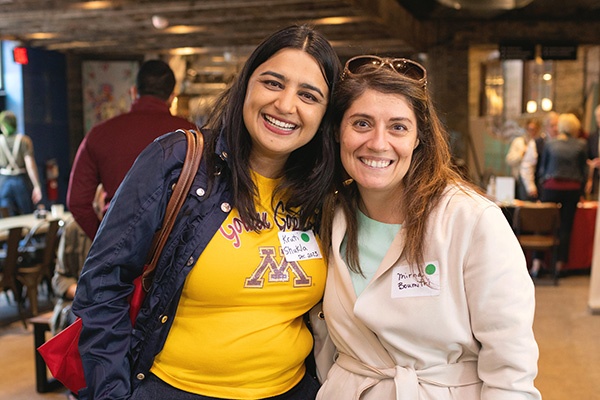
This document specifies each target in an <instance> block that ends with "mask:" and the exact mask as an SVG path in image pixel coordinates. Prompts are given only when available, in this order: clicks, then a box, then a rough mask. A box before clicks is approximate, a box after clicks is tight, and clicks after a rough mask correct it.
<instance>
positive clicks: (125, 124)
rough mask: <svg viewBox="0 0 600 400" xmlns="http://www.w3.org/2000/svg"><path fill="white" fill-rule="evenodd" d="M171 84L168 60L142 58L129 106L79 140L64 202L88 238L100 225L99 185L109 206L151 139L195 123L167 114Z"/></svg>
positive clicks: (172, 79)
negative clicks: (97, 190) (124, 111)
mask: <svg viewBox="0 0 600 400" xmlns="http://www.w3.org/2000/svg"><path fill="white" fill-rule="evenodd" d="M174 89H175V75H174V73H173V71H172V70H171V68H170V67H169V65H168V64H167V63H165V62H164V61H161V60H148V61H146V62H144V63H143V64H142V65H141V67H140V69H139V71H138V73H137V76H136V85H135V86H134V87H132V88H131V95H132V96H131V97H132V101H133V104H132V105H131V110H130V111H129V112H127V113H125V114H121V115H119V116H116V117H114V118H111V119H109V120H106V121H104V122H101V123H100V124H98V125H96V126H94V127H93V128H92V129H91V130H90V132H89V133H88V134H87V135H86V137H85V138H84V139H83V141H82V142H81V144H80V145H79V149H78V150H77V154H76V156H75V160H74V161H73V168H72V169H71V176H70V179H69V188H68V191H67V206H68V208H69V210H70V211H71V213H72V214H73V216H74V217H75V220H76V221H77V223H78V224H79V225H80V226H81V228H82V229H83V230H84V231H85V233H86V234H87V235H88V236H89V237H90V238H92V239H93V238H94V236H95V235H96V231H97V230H98V226H99V225H100V221H99V220H98V216H97V213H96V211H95V210H94V208H93V201H94V196H95V193H96V188H97V187H98V185H99V184H102V185H103V186H104V190H105V192H106V193H105V197H106V207H108V206H109V204H110V201H111V200H112V198H113V197H114V195H115V192H116V191H117V188H118V187H119V185H120V184H121V181H122V180H123V178H124V177H125V174H126V173H127V171H129V169H130V168H131V166H132V165H133V162H134V161H135V159H136V157H137V156H138V155H139V154H140V152H141V151H142V150H143V149H144V148H145V147H146V146H148V144H150V142H152V141H153V140H154V139H156V138H157V137H158V136H160V135H163V134H165V133H167V132H171V131H174V130H176V129H179V128H184V129H194V128H195V125H194V124H192V123H191V122H189V121H187V120H186V119H183V118H180V117H177V116H173V115H171V112H170V111H169V107H170V105H171V102H172V100H173V99H174V97H175V94H174V92H173V90H174ZM104 211H106V210H104Z"/></svg>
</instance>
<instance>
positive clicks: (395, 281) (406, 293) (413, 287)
mask: <svg viewBox="0 0 600 400" xmlns="http://www.w3.org/2000/svg"><path fill="white" fill-rule="evenodd" d="M423 271H424V273H419V271H417V270H411V268H410V267H409V266H408V265H398V266H397V267H394V269H393V270H392V298H394V299H398V298H403V297H423V296H439V294H440V268H439V263H438V262H437V261H431V262H428V263H426V264H425V267H424V268H423Z"/></svg>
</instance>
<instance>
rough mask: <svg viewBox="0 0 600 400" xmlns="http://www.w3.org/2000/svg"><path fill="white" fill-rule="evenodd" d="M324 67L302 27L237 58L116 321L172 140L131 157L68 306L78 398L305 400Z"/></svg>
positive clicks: (330, 61)
mask: <svg viewBox="0 0 600 400" xmlns="http://www.w3.org/2000/svg"><path fill="white" fill-rule="evenodd" d="M340 69H341V68H340V61H339V59H338V57H337V55H336V53H335V51H334V49H333V48H332V47H331V45H330V44H329V42H328V41H327V40H326V39H325V37H324V36H323V35H322V34H320V33H319V32H318V31H315V30H314V29H312V28H311V27H309V26H304V25H303V26H291V27H287V28H284V29H282V30H280V31H278V32H276V33H274V34H273V35H271V36H269V37H268V38H266V39H265V40H264V41H263V42H262V43H261V44H259V45H258V47H257V48H256V49H255V50H254V51H253V52H252V54H251V55H250V56H249V58H248V60H247V61H246V63H245V64H244V66H243V68H242V70H241V71H240V73H239V74H238V75H237V77H236V79H235V80H234V81H233V82H232V85H231V86H230V87H229V88H228V89H227V90H226V91H224V92H223V94H222V95H221V97H219V98H218V99H217V101H216V103H215V106H214V109H213V110H212V112H211V115H210V116H209V118H208V122H207V127H206V128H203V130H202V133H203V134H204V135H205V137H206V146H205V150H204V154H203V159H202V164H201V166H200V170H199V171H198V173H197V175H196V178H195V181H194V183H193V185H192V188H191V191H190V193H189V194H188V196H187V197H186V201H185V204H184V205H183V207H182V209H181V212H180V213H179V217H178V218H177V220H176V221H175V225H174V227H173V230H172V233H171V235H170V237H169V239H168V241H167V243H166V245H165V246H164V250H163V252H162V255H161V257H160V259H159V262H158V265H157V267H156V270H155V273H154V277H153V281H152V284H151V286H150V288H149V292H148V294H147V295H146V299H145V302H144V305H143V306H142V309H141V311H140V313H139V314H138V316H137V318H136V321H135V326H134V327H133V329H132V324H131V320H130V317H129V303H128V301H127V298H128V296H129V295H130V294H131V293H132V290H133V283H132V282H133V280H134V279H135V278H136V277H138V276H140V275H141V273H142V268H143V265H144V261H145V259H146V256H147V253H148V249H149V248H150V245H151V242H152V237H153V234H154V232H155V231H157V229H158V228H159V227H160V225H161V224H162V218H163V215H164V213H165V209H166V204H167V200H168V197H169V195H170V193H171V191H172V186H173V184H174V182H175V181H176V180H177V178H178V175H179V171H180V169H181V165H182V161H183V160H184V158H185V151H186V140H185V138H184V135H182V134H181V133H177V132H174V133H171V134H168V135H165V136H163V137H161V138H159V139H157V140H155V141H154V142H153V143H151V144H150V145H149V146H148V147H147V148H146V149H145V150H144V151H143V152H142V153H141V154H140V156H139V157H138V159H137V160H136V162H135V164H134V165H133V167H132V168H131V170H130V171H129V173H128V174H127V176H126V177H125V180H124V181H123V183H122V184H121V186H120V188H119V190H118V191H117V195H116V196H115V197H114V198H113V199H112V204H111V206H110V207H109V208H108V211H107V213H106V214H105V215H104V219H103V220H102V223H101V225H100V229H99V230H98V235H97V236H96V238H95V240H94V242H93V244H92V247H91V249H90V253H89V256H88V258H87V260H86V262H85V265H84V268H83V272H82V274H81V276H80V278H79V283H78V287H77V292H76V294H75V300H74V302H73V311H74V313H75V314H76V315H77V316H79V317H81V319H82V322H83V329H82V331H81V337H80V340H79V350H80V353H81V355H82V361H83V368H84V372H85V377H86V381H87V385H88V386H87V387H86V388H84V389H82V390H80V391H79V396H80V398H81V399H82V400H87V399H94V400H104V399H111V400H116V399H129V400H141V399H143V400H146V399H161V400H169V399H177V400H196V399H197V400H202V399H213V398H220V399H265V398H271V399H279V400H310V399H314V397H315V395H316V392H317V390H318V382H317V381H316V379H314V378H313V377H312V376H310V374H307V373H306V366H305V359H306V358H307V356H308V355H309V354H310V352H311V350H312V347H313V339H312V336H311V333H310V331H309V329H308V327H307V326H306V325H305V323H304V318H303V317H304V315H305V314H306V313H307V311H308V310H309V309H311V308H312V307H313V306H314V305H315V304H316V303H317V302H318V301H319V300H320V299H321V298H322V296H323V290H324V286H325V274H326V264H325V260H324V258H323V256H322V254H321V252H320V249H319V246H318V242H317V241H316V240H315V239H314V233H315V231H316V230H317V228H318V223H319V220H320V215H321V208H322V203H323V200H324V198H325V195H326V194H327V193H328V192H329V190H330V189H331V186H332V179H333V169H334V157H333V154H334V147H335V143H334V138H333V126H332V124H331V119H330V108H331V106H330V104H331V96H332V93H333V89H334V84H335V83H336V82H337V80H338V79H339V74H340ZM298 243H302V245H301V246H296V245H297V244H298ZM292 244H293V246H292ZM298 247H299V248H300V249H298ZM290 248H291V249H293V254H291V253H290V252H289V251H288V250H289V249H290ZM294 254H295V255H297V256H298V257H293V255H294Z"/></svg>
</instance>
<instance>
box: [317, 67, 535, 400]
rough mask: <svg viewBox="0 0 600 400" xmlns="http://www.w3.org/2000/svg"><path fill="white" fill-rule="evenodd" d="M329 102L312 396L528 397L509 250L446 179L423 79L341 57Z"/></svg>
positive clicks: (470, 193)
mask: <svg viewBox="0 0 600 400" xmlns="http://www.w3.org/2000/svg"><path fill="white" fill-rule="evenodd" d="M334 99H335V100H334V101H335V103H336V104H335V106H334V108H335V111H336V113H337V116H336V118H337V121H338V126H339V127H340V129H339V137H338V139H339V141H340V159H341V164H342V167H343V168H340V169H339V171H338V174H339V181H340V182H342V181H343V180H344V178H347V177H348V175H349V176H350V178H351V179H347V180H345V181H344V183H343V184H341V185H340V186H339V187H338V188H337V189H338V190H337V192H336V196H334V197H332V199H331V203H330V204H329V206H328V207H327V208H326V212H325V215H324V231H323V234H322V236H323V239H324V245H325V248H327V249H329V250H330V253H329V254H330V255H329V271H328V278H327V283H326V289H325V297H324V306H323V307H324V315H325V321H326V322H327V326H328V328H329V333H330V335H331V339H332V341H333V343H334V344H335V346H336V357H335V363H334V364H333V366H331V369H330V370H329V372H328V374H327V378H326V379H325V382H324V383H323V386H322V388H321V390H320V391H319V394H318V397H317V399H322V400H331V399H341V400H345V399H362V400H388V399H389V400H391V399H397V400H400V399H402V400H417V399H431V400H443V399H460V400H471V399H494V400H501V399H511V400H512V399H540V398H541V396H540V394H539V392H538V390H537V389H536V388H535V387H534V384H533V381H534V378H535V376H536V374H537V359H538V348H537V344H536V342H535V339H534V335H533V331H532V324H533V316H534V308H535V300H534V286H533V283H532V281H531V279H530V278H529V275H528V273H527V267H526V263H525V258H524V255H523V252H522V250H521V248H520V246H519V243H518V241H517V239H516V238H515V236H514V234H513V232H512V230H511V228H510V226H509V224H508V222H507V221H506V219H505V217H504V216H503V214H502V212H501V211H500V209H499V208H498V207H497V206H496V205H495V204H494V203H492V202H490V201H489V200H487V199H486V198H484V197H483V196H481V195H480V194H479V193H478V191H477V189H475V188H473V187H471V186H470V185H469V184H468V183H467V182H465V181H464V180H463V179H462V178H461V177H460V176H459V175H457V174H456V173H455V172H454V170H453V169H452V167H451V165H450V154H449V150H448V145H447V142H446V133H445V132H444V130H443V128H442V126H441V124H440V122H439V119H438V117H437V116H436V114H435V110H434V108H433V105H432V103H431V100H430V98H429V95H428V93H427V89H426V72H425V69H424V68H423V67H422V66H420V65H419V64H417V63H415V62H412V61H410V60H403V59H381V58H379V57H374V56H359V57H355V58H353V59H351V60H350V61H348V63H347V64H346V68H345V70H344V75H343V78H342V82H341V83H340V85H339V87H338V89H337V92H336V94H335V95H334ZM332 210H335V211H334V212H331V211H332ZM327 211H329V212H327ZM318 367H319V369H320V372H321V374H323V369H324V368H327V367H328V366H324V365H322V364H321V365H319V366H318Z"/></svg>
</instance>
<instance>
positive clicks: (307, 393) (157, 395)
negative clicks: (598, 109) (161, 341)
mask: <svg viewBox="0 0 600 400" xmlns="http://www.w3.org/2000/svg"><path fill="white" fill-rule="evenodd" d="M318 391H319V383H318V382H317V380H316V379H315V378H313V377H312V376H310V374H305V375H304V378H302V380H301V381H300V382H298V384H297V385H296V386H294V387H293V388H292V389H290V390H288V391H287V392H286V393H283V394H280V395H278V396H273V397H268V398H267V399H264V400H314V398H315V397H316V396H317V392H318ZM151 399H160V400H224V399H221V398H216V397H206V396H201V395H199V394H194V393H189V392H185V391H183V390H180V389H177V388H174V387H173V386H171V385H169V384H167V383H165V382H163V381H162V380H160V379H159V378H157V377H156V375H154V374H151V373H148V375H147V376H146V379H144V381H143V382H142V383H141V384H140V385H139V386H138V387H137V389H136V390H135V391H134V392H133V395H132V396H131V397H130V398H129V400H151Z"/></svg>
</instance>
